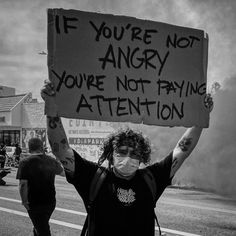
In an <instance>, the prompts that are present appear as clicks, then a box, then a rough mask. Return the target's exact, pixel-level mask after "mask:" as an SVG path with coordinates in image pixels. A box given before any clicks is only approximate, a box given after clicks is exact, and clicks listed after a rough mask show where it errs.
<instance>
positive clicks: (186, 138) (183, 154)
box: [170, 127, 202, 178]
mask: <svg viewBox="0 0 236 236" xmlns="http://www.w3.org/2000/svg"><path fill="white" fill-rule="evenodd" d="M201 133H202V128H199V127H192V128H189V129H187V131H186V132H185V133H184V135H183V136H182V137H181V139H180V140H179V141H178V143H177V145H176V147H175V148H174V150H173V159H172V166H171V171H170V177H171V178H172V177H173V176H174V175H175V173H176V172H177V170H178V169H179V168H180V166H181V165H182V164H183V162H184V160H185V159H186V158H187V157H188V156H189V155H190V154H191V152H192V151H193V149H194V148H195V146H196V145H197V143H198V140H199V138H200V135H201Z"/></svg>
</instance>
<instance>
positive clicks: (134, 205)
mask: <svg viewBox="0 0 236 236" xmlns="http://www.w3.org/2000/svg"><path fill="white" fill-rule="evenodd" d="M74 154H75V173H74V176H73V177H72V178H71V177H70V176H69V175H67V180H68V182H70V183H72V184H73V185H74V186H75V188H76V190H77V191H78V193H79V194H80V196H81V197H82V199H83V201H84V203H85V206H86V205H87V203H88V196H89V189H90V184H91V181H92V179H93V176H94V174H95V172H96V170H97V168H98V165H97V164H96V163H93V162H90V161H87V160H85V159H83V158H82V157H80V156H79V155H78V154H77V153H76V152H74ZM171 163H172V153H171V154H170V155H168V156H167V157H166V158H164V159H163V160H162V161H160V162H158V163H155V164H153V165H150V166H148V167H146V168H148V169H150V171H151V172H152V173H153V175H154V177H155V180H156V184H157V194H158V198H159V197H160V196H161V194H162V193H163V191H164V189H165V188H166V187H167V186H168V185H170V184H171V179H170V177H169V176H170V169H171ZM66 174H67V173H66ZM94 210H95V235H96V236H100V235H102V236H108V235H109V236H110V235H112V236H121V235H122V236H144V235H145V236H153V235H154V225H155V221H154V215H153V200H152V195H151V193H150V190H149V188H148V186H147V183H146V182H145V180H144V178H143V177H142V176H141V174H140V171H139V170H138V171H137V172H136V175H135V176H134V177H133V178H132V179H130V180H125V179H121V178H118V177H116V176H115V175H114V173H113V172H112V171H107V176H106V179H105V181H104V183H103V185H102V186H101V189H100V191H99V193H98V196H97V198H96V200H95V202H94Z"/></svg>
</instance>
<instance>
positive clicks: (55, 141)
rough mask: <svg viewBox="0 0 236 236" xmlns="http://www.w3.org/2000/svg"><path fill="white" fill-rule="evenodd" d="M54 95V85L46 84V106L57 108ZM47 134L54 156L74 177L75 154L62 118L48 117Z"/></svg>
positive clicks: (43, 95) (44, 94) (44, 91)
mask: <svg viewBox="0 0 236 236" xmlns="http://www.w3.org/2000/svg"><path fill="white" fill-rule="evenodd" d="M54 95H55V92H54V91H53V85H52V84H51V83H50V82H45V85H44V87H43V89H42V90H41V96H42V98H43V99H44V101H45V105H46V106H48V105H49V104H50V106H55V101H54V100H55V96H54ZM52 108H53V107H52ZM47 134H48V140H49V143H50V146H51V149H52V152H53V154H54V155H55V156H56V157H57V159H59V160H60V162H61V163H62V165H63V167H64V170H65V171H66V172H67V173H68V174H70V175H73V173H74V169H75V165H74V153H73V150H72V149H71V148H70V146H69V143H68V140H67V137H66V133H65V130H64V127H63V124H62V121H61V118H60V117H58V116H55V117H50V116H47Z"/></svg>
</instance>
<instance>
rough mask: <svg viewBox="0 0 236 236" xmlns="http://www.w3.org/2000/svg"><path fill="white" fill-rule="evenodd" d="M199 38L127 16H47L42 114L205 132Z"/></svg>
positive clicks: (203, 44)
mask: <svg viewBox="0 0 236 236" xmlns="http://www.w3.org/2000/svg"><path fill="white" fill-rule="evenodd" d="M207 52H208V38H207V36H206V34H205V33H204V31H202V30H198V29H192V28H186V27H180V26H175V25H170V24H165V23H160V22H154V21H148V20H141V19H137V18H132V17H127V16H115V15H109V14H100V13H91V12H83V11H77V10H64V9H48V70H49V79H50V80H51V81H52V82H53V84H54V86H55V91H56V96H55V100H56V110H55V106H54V108H53V109H50V106H49V107H46V113H47V114H48V115H55V113H57V114H58V115H59V116H62V117H66V118H77V119H87V120H102V121H109V122H112V121H115V122H117V121H119V122H127V121H128V122H133V123H144V124H149V125H160V126H185V127H190V126H193V125H196V126H200V127H208V123H209V114H208V112H207V109H206V108H205V106H204V97H205V94H206V74H207Z"/></svg>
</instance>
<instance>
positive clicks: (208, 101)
mask: <svg viewBox="0 0 236 236" xmlns="http://www.w3.org/2000/svg"><path fill="white" fill-rule="evenodd" d="M204 105H205V107H206V108H207V109H208V111H209V112H211V111H212V109H213V105H214V104H213V100H212V97H211V94H206V97H205V100H204ZM201 133H202V128H200V127H192V128H189V129H187V131H186V132H185V133H184V135H183V136H182V137H181V139H180V140H179V142H178V143H177V145H176V147H175V148H174V150H173V159H172V166H171V171H170V178H172V177H173V176H174V175H175V173H176V171H177V170H178V169H179V168H180V166H181V165H182V164H183V162H184V160H185V159H186V158H187V157H188V156H189V155H190V154H191V152H192V151H193V149H194V148H195V146H196V145H197V143H198V140H199V138H200V135H201Z"/></svg>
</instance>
